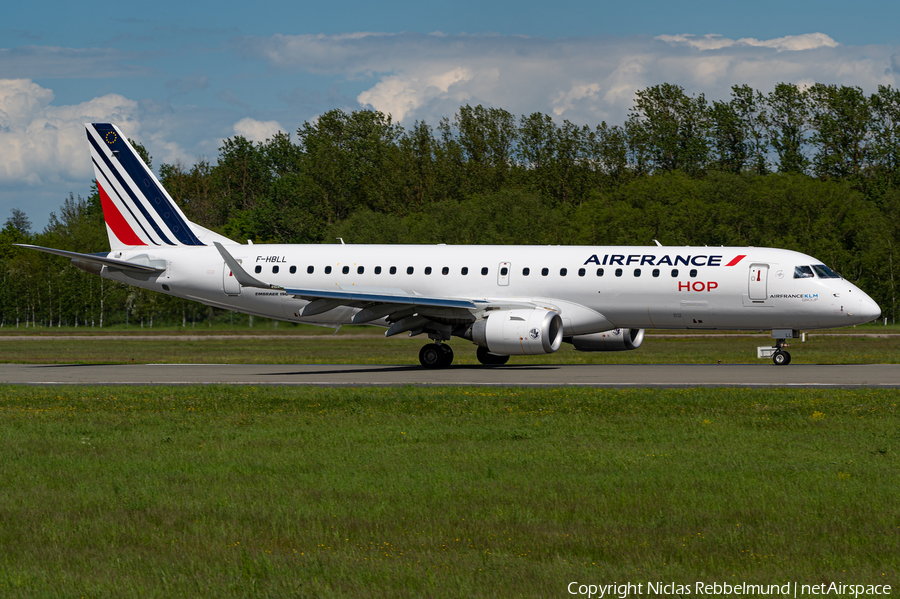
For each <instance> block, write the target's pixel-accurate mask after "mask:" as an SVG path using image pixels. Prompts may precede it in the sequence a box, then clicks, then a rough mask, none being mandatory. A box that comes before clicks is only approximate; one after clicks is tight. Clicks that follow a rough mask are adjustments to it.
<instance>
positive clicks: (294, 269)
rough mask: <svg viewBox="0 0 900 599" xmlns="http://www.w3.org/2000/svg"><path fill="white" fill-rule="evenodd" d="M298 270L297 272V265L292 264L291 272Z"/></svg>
mask: <svg viewBox="0 0 900 599" xmlns="http://www.w3.org/2000/svg"><path fill="white" fill-rule="evenodd" d="M296 272H297V267H296V266H292V267H291V274H295V273H296Z"/></svg>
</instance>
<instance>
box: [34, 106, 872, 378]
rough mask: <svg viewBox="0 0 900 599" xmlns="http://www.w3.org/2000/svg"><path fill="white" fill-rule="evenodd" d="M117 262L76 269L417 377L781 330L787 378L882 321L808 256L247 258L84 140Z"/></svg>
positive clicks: (277, 247)
mask: <svg viewBox="0 0 900 599" xmlns="http://www.w3.org/2000/svg"><path fill="white" fill-rule="evenodd" d="M85 128H86V131H87V138H88V141H89V144H90V152H91V159H92V161H93V163H94V172H95V174H96V179H97V191H98V193H99V195H100V201H101V204H102V208H103V216H104V219H105V221H106V228H107V233H108V235H109V243H110V249H111V251H109V252H100V253H97V254H80V253H76V252H68V251H64V250H58V249H53V248H44V247H38V246H33V245H26V244H19V245H21V246H22V247H26V248H30V249H34V250H39V251H42V252H48V253H51V254H56V255H60V256H65V257H67V258H70V259H71V261H72V264H73V265H74V266H76V267H78V268H80V269H82V270H84V271H86V272H89V273H92V274H95V275H99V276H101V277H104V278H107V279H110V280H114V281H119V282H121V283H126V284H129V285H135V286H137V287H142V288H144V289H149V290H152V291H157V292H160V293H165V294H169V295H174V296H177V297H180V298H185V299H189V300H195V301H198V302H201V303H203V304H206V305H208V306H214V307H216V308H222V309H225V310H233V311H237V312H243V313H246V314H252V315H256V316H263V317H266V318H272V319H277V320H283V321H289V322H295V323H307V324H315V325H320V326H329V327H334V328H336V329H337V328H340V326H341V325H345V324H365V325H375V326H380V327H384V328H386V329H387V330H386V331H385V333H384V334H385V336H386V337H390V336H393V335H398V334H403V333H405V334H407V335H409V336H410V337H413V336H417V335H425V336H427V337H428V338H429V339H430V340H431V342H430V343H428V344H426V345H425V346H423V347H422V349H421V351H420V352H419V361H420V363H421V364H422V366H424V367H425V368H444V367H447V366H449V365H450V364H451V363H452V361H453V350H452V349H451V348H450V346H449V345H448V344H447V341H449V340H450V339H452V338H454V337H457V338H461V339H464V340H467V341H470V342H472V343H474V344H475V345H476V346H477V349H476V356H477V358H478V361H479V362H481V363H482V364H485V365H493V366H498V365H502V364H505V363H506V362H507V361H508V360H509V357H510V356H514V355H515V356H518V355H536V354H549V353H552V352H555V351H557V350H559V348H560V347H561V345H562V344H563V343H570V344H572V345H573V346H574V348H575V349H576V350H580V351H587V352H592V351H627V350H635V349H637V348H639V347H640V346H641V344H642V342H643V340H644V331H645V330H646V329H648V328H653V329H710V330H711V329H715V330H748V329H754V330H760V329H771V331H772V338H773V339H774V341H775V345H774V346H772V347H761V348H759V349H758V354H757V356H758V357H771V358H772V361H773V362H774V364H776V365H787V364H789V363H790V362H791V355H790V353H789V352H788V351H787V350H785V349H784V348H785V347H787V346H788V344H787V343H786V342H787V341H788V340H790V339H795V338H797V337H798V336H799V335H800V330H801V329H820V328H831V327H841V326H849V325H856V324H863V323H866V322H870V321H872V320H875V319H876V318H878V317H879V316H880V314H881V309H880V308H879V306H878V304H876V303H875V301H873V300H872V299H871V298H870V297H869V296H868V295H866V293H865V292H863V291H862V290H860V289H859V288H858V287H856V286H855V285H853V284H852V283H850V282H849V281H847V280H846V279H844V278H842V277H841V276H840V275H839V274H837V273H836V272H835V271H833V270H832V269H830V268H829V267H827V266H825V265H824V264H823V263H822V262H821V261H820V260H817V259H815V258H813V257H812V256H808V255H806V254H802V253H800V252H795V251H790V250H784V249H775V248H758V247H706V246H701V247H697V246H686V247H670V246H663V245H661V244H660V243H659V242H658V241H657V242H656V245H655V246H614V247H612V246H606V247H599V246H598V247H595V246H524V245H487V246H478V245H471V246H451V245H444V244H437V245H357V244H344V243H343V240H341V244H327V245H326V244H322V245H295V244H290V245H288V244H259V245H257V244H253V243H252V242H251V241H249V240H248V241H247V243H245V244H243V243H239V242H237V241H233V240H231V239H228V238H226V237H223V236H222V235H219V234H218V233H215V232H213V231H210V230H208V229H206V228H204V227H202V226H200V225H198V224H196V223H193V222H191V221H189V220H188V219H187V217H186V216H185V215H184V213H183V212H182V211H181V209H180V208H179V207H178V205H177V204H176V203H175V202H174V201H173V200H172V197H171V196H170V195H169V194H168V193H167V192H166V190H165V189H164V188H163V186H162V185H161V184H160V182H159V180H158V179H157V178H156V176H154V174H153V172H152V171H151V170H150V169H149V168H148V167H147V165H146V164H145V163H144V161H143V160H142V159H141V158H140V156H139V155H138V154H137V152H135V150H134V148H133V147H132V145H131V144H130V143H129V142H128V139H127V138H126V137H125V135H123V134H122V132H121V131H120V130H119V128H118V127H116V126H115V125H113V124H109V123H93V124H86V125H85Z"/></svg>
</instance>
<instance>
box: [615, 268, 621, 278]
mask: <svg viewBox="0 0 900 599" xmlns="http://www.w3.org/2000/svg"><path fill="white" fill-rule="evenodd" d="M616 276H617V277H621V276H622V269H621V268H617V269H616Z"/></svg>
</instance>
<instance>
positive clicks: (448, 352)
mask: <svg viewBox="0 0 900 599" xmlns="http://www.w3.org/2000/svg"><path fill="white" fill-rule="evenodd" d="M440 348H441V351H443V352H444V362H443V364H442V365H441V368H446V367H447V366H450V365H451V364H453V348H452V347H450V346H449V345H447V344H446V343H442V344H441V345H440Z"/></svg>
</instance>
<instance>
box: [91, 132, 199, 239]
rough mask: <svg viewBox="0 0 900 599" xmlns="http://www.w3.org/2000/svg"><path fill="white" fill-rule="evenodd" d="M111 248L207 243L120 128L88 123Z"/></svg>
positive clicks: (92, 155) (92, 154)
mask: <svg viewBox="0 0 900 599" xmlns="http://www.w3.org/2000/svg"><path fill="white" fill-rule="evenodd" d="M85 129H87V137H88V141H89V142H90V145H91V159H92V160H93V162H94V173H95V175H96V177H97V191H98V192H99V194H100V201H101V203H102V205H103V217H104V218H105V219H106V229H107V233H108V234H109V243H110V249H112V250H119V249H125V248H129V247H136V246H162V247H165V246H179V245H205V244H204V243H203V242H201V241H200V240H199V239H198V238H197V235H196V234H195V232H194V230H193V228H192V227H191V224H190V221H188V219H187V217H185V215H184V213H183V212H182V211H181V209H180V208H178V206H177V205H176V204H175V202H174V201H172V198H171V196H169V194H168V193H167V192H166V190H165V189H164V188H163V186H162V185H161V184H160V182H159V181H158V180H157V178H156V177H155V176H154V174H153V172H152V171H151V170H150V169H149V168H148V167H147V165H146V164H145V163H144V161H143V160H142V159H141V157H140V156H139V155H138V153H137V152H135V151H134V148H133V147H132V146H131V144H130V143H128V139H126V137H125V136H124V135H122V132H121V131H119V128H118V127H116V126H115V125H112V124H109V123H92V124H89V125H85Z"/></svg>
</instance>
